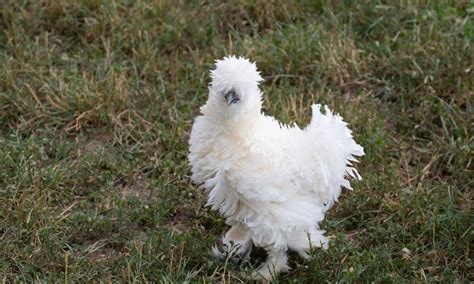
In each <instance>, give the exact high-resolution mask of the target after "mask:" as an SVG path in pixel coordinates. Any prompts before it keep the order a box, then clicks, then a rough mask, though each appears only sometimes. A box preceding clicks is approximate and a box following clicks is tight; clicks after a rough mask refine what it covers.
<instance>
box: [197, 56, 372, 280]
mask: <svg viewBox="0 0 474 284" xmlns="http://www.w3.org/2000/svg"><path fill="white" fill-rule="evenodd" d="M211 77H212V82H211V84H210V86H209V97H208V99H207V102H206V104H205V105H204V106H202V107H201V115H199V116H198V117H197V118H196V119H195V121H194V124H193V127H192V131H191V137H190V140H189V144H190V147H189V151H190V153H189V156H188V158H189V162H190V165H191V168H192V180H193V182H194V183H196V184H198V185H200V186H201V187H203V188H204V189H206V190H207V192H208V194H209V197H208V204H209V205H211V206H212V209H214V210H218V211H219V212H220V213H221V214H222V215H223V217H224V218H225V219H226V224H228V225H229V226H231V228H230V229H229V231H228V232H227V233H226V234H225V235H224V237H223V239H222V242H223V244H224V246H223V249H224V251H225V252H227V253H234V254H238V255H248V254H249V252H250V250H251V248H252V246H253V245H255V246H259V247H263V248H265V250H266V251H267V253H268V257H267V260H266V261H265V262H264V263H263V264H262V265H261V266H260V268H259V269H258V270H257V271H255V272H253V273H252V275H251V276H250V277H251V278H253V279H267V280H269V279H271V277H272V276H273V275H276V274H277V273H279V272H282V271H286V270H288V269H289V267H288V264H287V251H288V250H289V249H290V250H294V251H296V252H298V254H299V255H301V256H302V257H304V258H307V257H308V252H309V249H310V248H311V247H323V248H327V245H328V239H327V238H326V237H325V236H324V231H322V230H321V229H320V228H319V222H321V221H322V220H323V219H324V214H325V212H326V210H328V209H329V208H330V207H331V206H332V205H333V203H334V202H335V201H337V198H338V196H339V195H340V193H341V187H345V188H348V189H351V186H350V184H349V181H348V178H349V177H353V178H356V179H360V178H361V177H360V175H359V173H358V172H357V170H356V169H355V168H354V167H353V162H357V160H356V156H363V155H364V150H363V148H362V147H361V146H360V145H358V144H357V143H356V142H355V141H354V140H353V138H352V134H351V130H349V128H347V124H346V123H345V122H344V121H343V120H342V118H341V117H340V116H339V115H337V114H333V113H332V112H331V111H330V110H329V109H328V108H327V107H325V108H324V110H325V113H324V114H323V113H321V111H320V108H321V106H320V105H313V106H312V112H313V117H312V120H311V123H310V124H309V125H308V126H306V127H305V128H304V129H301V128H299V127H298V126H296V125H294V126H291V127H290V126H286V125H283V124H281V123H280V122H278V121H277V120H275V119H274V118H273V117H270V116H266V115H264V114H262V112H261V106H262V93H261V91H260V89H259V87H258V84H259V82H260V81H262V77H261V76H260V73H259V72H258V71H257V68H256V65H255V63H251V62H250V61H249V60H248V59H245V58H242V57H239V58H237V57H234V56H230V57H225V58H224V59H222V60H218V61H216V68H215V69H214V70H212V71H211ZM213 251H214V252H215V253H217V254H218V253H219V251H218V250H217V249H216V248H215V247H214V248H213Z"/></svg>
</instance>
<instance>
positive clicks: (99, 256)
mask: <svg viewBox="0 0 474 284" xmlns="http://www.w3.org/2000/svg"><path fill="white" fill-rule="evenodd" d="M85 253H86V257H87V259H89V260H90V261H93V262H104V261H107V260H110V259H112V258H114V257H116V256H117V252H116V251H115V250H114V249H113V248H111V247H108V246H107V244H106V243H103V242H100V241H97V242H95V243H93V244H90V245H89V246H88V247H87V249H86V250H85Z"/></svg>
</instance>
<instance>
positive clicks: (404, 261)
mask: <svg viewBox="0 0 474 284" xmlns="http://www.w3.org/2000/svg"><path fill="white" fill-rule="evenodd" d="M3 2H4V4H3V5H1V7H0V74H1V75H0V276H1V278H0V279H1V280H2V281H3V282H12V281H24V282H31V281H40V280H41V281H58V280H59V281H64V282H89V281H92V280H95V281H98V280H101V281H114V282H115V281H124V282H135V281H137V282H145V281H153V282H165V283H170V282H185V281H191V282H216V281H224V282H238V281H239V280H238V277H239V276H238V271H240V270H241V269H244V270H245V269H246V270H250V269H251V267H252V265H253V266H255V265H258V261H254V262H253V263H252V264H251V265H250V266H246V267H244V268H240V267H239V266H238V265H237V264H234V263H230V262H219V261H217V260H214V259H213V258H212V257H211V255H210V250H209V248H210V247H211V245H212V244H213V243H214V242H215V241H216V240H217V239H218V238H219V237H220V234H221V233H222V232H223V231H224V230H225V229H226V226H225V224H224V222H223V220H222V219H221V218H220V217H219V216H218V215H217V214H216V213H215V212H211V211H210V210H209V208H207V207H205V202H206V196H205V194H204V193H203V192H202V191H200V190H199V189H197V188H196V186H194V185H192V184H191V182H190V178H189V175H190V170H189V167H188V165H187V161H186V155H187V146H188V145H187V140H188V136H189V131H190V127H191V124H192V121H193V117H195V116H196V115H197V114H198V112H199V106H200V105H202V104H203V103H204V102H205V100H206V95H207V94H206V92H207V84H208V82H209V76H208V70H209V69H210V68H212V66H213V61H214V60H215V59H217V58H221V57H223V56H224V55H227V54H238V55H245V56H247V57H249V58H251V59H252V60H256V61H257V62H258V66H259V68H260V70H261V71H262V73H263V75H264V77H265V79H266V80H265V82H264V83H263V85H262V88H263V90H264V95H265V102H264V108H265V112H267V113H269V114H271V115H274V116H276V117H277V118H278V119H280V120H282V121H285V122H290V121H296V122H298V123H299V124H304V123H307V122H308V121H309V120H310V109H309V107H310V105H311V103H312V102H322V103H326V104H328V105H329V106H330V107H331V108H334V109H335V110H336V111H337V112H339V113H341V114H342V115H343V116H344V117H345V119H346V120H347V121H349V122H350V125H351V128H352V129H353V130H354V133H355V136H356V139H357V141H358V142H359V143H360V144H362V145H363V146H364V147H365V149H366V154H367V155H366V156H365V157H364V158H363V159H362V163H361V164H360V172H361V173H362V175H363V177H364V180H363V181H361V182H358V183H355V184H354V185H355V190H354V191H353V192H346V193H344V195H343V196H342V197H341V199H340V202H339V203H338V204H337V205H336V206H335V207H334V208H333V209H332V211H331V213H330V215H329V216H327V218H326V220H325V221H324V222H323V224H322V227H323V228H324V229H326V230H327V231H328V234H329V235H330V236H332V238H333V239H334V242H333V243H332V245H331V247H330V249H329V250H328V251H322V250H315V251H313V252H312V256H313V258H312V260H310V261H303V260H301V259H298V258H297V257H296V256H291V262H290V263H291V266H292V267H293V270H291V272H289V273H287V274H282V275H280V276H279V277H278V278H277V279H276V280H277V281H278V282H295V283H299V282H306V283H311V282H372V281H375V282H399V281H402V282H420V281H427V282H466V283H467V282H470V281H474V273H473V271H474V261H473V247H472V243H473V238H474V233H473V223H474V214H473V210H472V206H473V198H474V196H473V190H472V189H473V187H474V182H473V181H474V175H473V162H472V159H473V146H474V140H473V138H472V129H473V123H474V121H473V113H472V102H473V89H474V88H473V86H474V84H473V83H474V79H473V78H474V76H473V72H474V65H473V62H474V58H473V55H474V49H473V46H472V44H473V41H474V24H473V18H474V2H473V1H472V0H468V1H444V0H440V1H434V0H433V1H430V0H425V1H424V0H403V1H395V2H396V3H392V1H383V0H376V1H368V0H363V1H342V0H338V1H326V0H316V1H238V2H237V3H220V2H218V1H202V2H194V1H181V2H180V3H175V2H174V1H126V0H123V1H122V0H116V1H99V0H87V1H69V0H68V1H46V0H45V1H26V0H20V1H12V0H6V1H3ZM261 258H262V255H261V254H259V253H256V255H255V256H254V259H261Z"/></svg>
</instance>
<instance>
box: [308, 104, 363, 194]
mask: <svg viewBox="0 0 474 284" xmlns="http://www.w3.org/2000/svg"><path fill="white" fill-rule="evenodd" d="M312 111H313V117H312V119H311V123H310V124H309V125H308V126H307V127H306V129H305V131H306V132H307V133H308V136H309V139H310V143H311V144H312V145H314V148H313V152H314V153H313V154H314V155H316V159H318V160H319V161H320V164H321V165H323V167H321V172H322V173H323V174H324V176H326V179H327V180H328V184H327V185H328V186H327V190H329V191H331V195H332V197H333V198H334V199H337V196H338V195H339V194H340V188H341V186H342V187H345V188H347V189H352V187H351V185H350V182H349V180H348V179H346V178H354V179H357V180H360V179H362V177H361V175H360V174H359V172H358V171H357V170H356V169H355V167H354V165H353V164H354V163H357V162H358V160H357V157H361V156H363V155H364V148H363V147H362V146H360V145H359V144H357V143H356V142H355V141H354V139H353V137H352V131H351V130H350V129H349V128H348V127H347V123H346V122H344V121H343V120H342V117H341V116H339V115H338V114H334V113H333V112H332V111H331V110H330V109H329V108H328V107H327V106H324V114H323V113H322V112H321V105H319V104H316V105H313V106H312Z"/></svg>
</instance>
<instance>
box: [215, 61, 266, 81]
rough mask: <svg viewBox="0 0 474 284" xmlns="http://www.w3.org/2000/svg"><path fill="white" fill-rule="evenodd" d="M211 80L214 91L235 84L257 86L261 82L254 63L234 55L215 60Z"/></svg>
mask: <svg viewBox="0 0 474 284" xmlns="http://www.w3.org/2000/svg"><path fill="white" fill-rule="evenodd" d="M211 78H212V82H211V87H212V88H215V89H227V88H229V87H230V86H234V85H237V84H238V85H241V84H242V85H244V86H245V85H251V86H258V83H259V82H260V81H262V80H263V78H262V76H260V72H259V71H257V66H256V65H255V63H253V62H250V61H249V60H248V59H247V58H244V57H236V56H234V55H231V56H227V57H224V58H223V59H222V60H216V68H215V69H214V70H211Z"/></svg>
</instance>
